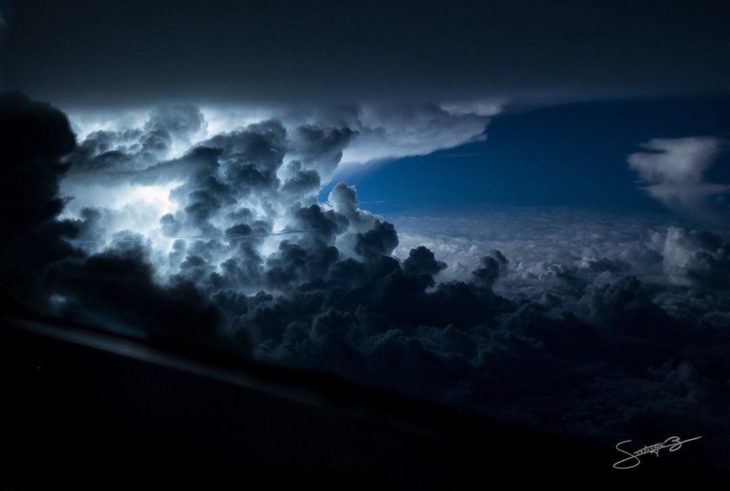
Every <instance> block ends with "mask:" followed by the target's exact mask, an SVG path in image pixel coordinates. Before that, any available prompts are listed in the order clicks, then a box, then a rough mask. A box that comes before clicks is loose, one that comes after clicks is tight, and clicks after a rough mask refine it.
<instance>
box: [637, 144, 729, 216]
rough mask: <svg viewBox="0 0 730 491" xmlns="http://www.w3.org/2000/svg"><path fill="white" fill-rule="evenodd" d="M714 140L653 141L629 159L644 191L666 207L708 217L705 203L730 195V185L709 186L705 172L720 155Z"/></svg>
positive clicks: (712, 184) (718, 146) (722, 147)
mask: <svg viewBox="0 0 730 491" xmlns="http://www.w3.org/2000/svg"><path fill="white" fill-rule="evenodd" d="M724 146H725V142H723V140H721V139H719V138H714V137H706V136H705V137H686V138H655V139H653V140H649V141H648V142H646V143H644V144H642V145H641V147H642V149H643V151H641V152H636V153H633V154H631V155H629V157H628V162H629V166H630V167H631V168H632V169H633V170H635V171H636V172H637V173H638V174H639V178H640V179H641V181H642V182H643V183H644V184H646V191H647V192H648V193H649V194H650V195H651V196H652V197H654V198H656V199H658V200H659V201H661V202H662V203H663V204H664V205H665V206H667V207H669V208H671V209H673V210H676V211H680V212H683V213H689V214H693V215H702V214H705V213H707V211H708V210H707V199H708V198H709V197H711V196H715V195H718V194H722V193H726V192H728V191H730V185H726V184H714V183H708V182H705V180H704V172H705V171H706V170H707V169H709V168H710V167H711V166H712V165H713V164H714V163H715V161H716V160H717V157H718V156H719V155H720V153H721V152H722V151H723V149H724Z"/></svg>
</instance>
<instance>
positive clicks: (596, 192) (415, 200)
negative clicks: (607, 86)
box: [321, 97, 730, 213]
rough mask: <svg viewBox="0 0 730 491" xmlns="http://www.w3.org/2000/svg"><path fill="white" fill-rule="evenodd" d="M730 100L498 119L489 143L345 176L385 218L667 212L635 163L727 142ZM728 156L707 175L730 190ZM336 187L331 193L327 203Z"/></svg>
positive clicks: (571, 109) (566, 108) (592, 106)
mask: <svg viewBox="0 0 730 491" xmlns="http://www.w3.org/2000/svg"><path fill="white" fill-rule="evenodd" d="M729 127H730V98H727V97H701V98H697V97H695V98H682V99H678V98H667V99H652V100H624V101H602V102H590V103H573V104H567V105H561V106H554V107H548V108H540V109H535V110H531V111H521V112H511V113H510V112H509V111H508V112H507V113H505V114H502V115H497V116H495V117H494V118H493V119H492V120H491V122H490V124H489V127H488V128H487V135H488V138H487V139H486V141H482V142H477V143H471V144H466V145H462V146H459V147H456V148H452V149H449V150H444V151H438V152H435V153H433V154H430V155H426V156H420V157H410V158H404V159H399V160H396V161H391V162H388V163H383V164H379V165H375V166H365V167H363V168H360V169H358V170H357V171H355V172H352V173H350V174H348V175H346V176H343V179H345V180H346V181H347V182H348V183H350V184H354V185H356V186H357V189H358V195H359V197H360V199H361V201H362V203H363V205H364V206H366V207H367V208H368V209H371V210H373V211H376V212H380V213H389V212H399V211H414V210H419V209H424V208H428V209H441V210H443V211H457V210H461V209H473V208H479V207H480V206H483V205H493V204H498V205H518V206H541V205H559V206H575V207H588V208H597V209H617V210H624V211H646V212H649V211H653V212H663V211H665V208H664V207H663V205H662V204H661V203H659V202H658V201H656V200H654V199H652V198H651V197H649V196H647V194H646V193H645V192H644V191H643V190H642V189H640V183H639V182H638V178H637V175H636V173H635V172H634V171H632V170H631V169H630V168H629V166H628V164H627V161H626V159H627V156H628V155H629V154H631V153H632V152H635V151H637V148H638V145H640V144H642V143H644V142H646V141H648V140H650V139H652V138H681V137H687V136H705V135H707V136H715V137H720V138H727V136H728V135H727V128H729ZM728 164H730V158H729V156H728V154H727V152H725V153H724V154H723V155H721V157H720V158H719V160H718V161H717V162H716V163H715V164H714V166H713V167H712V168H710V169H709V171H708V172H707V173H706V178H707V180H708V181H712V182H718V183H727V182H730V165H728ZM336 182H337V180H335V181H334V182H333V183H332V184H331V185H330V186H328V187H327V188H325V189H324V190H323V192H322V194H321V197H322V198H323V199H326V195H327V193H328V192H329V190H330V189H331V188H332V186H333V185H334V183H336Z"/></svg>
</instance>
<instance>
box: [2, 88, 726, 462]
mask: <svg viewBox="0 0 730 491" xmlns="http://www.w3.org/2000/svg"><path fill="white" fill-rule="evenodd" d="M442 111H444V110H442V109H438V108H435V109H434V108H431V109H430V110H429V111H427V112H426V113H425V114H428V115H429V116H426V117H425V118H426V123H423V124H426V125H428V124H431V123H429V122H432V121H441V119H440V118H447V120H449V121H450V119H449V118H450V117H448V116H444V115H443V114H442ZM420 114H423V113H420ZM389 117H390V116H389ZM480 117H482V116H480ZM398 118H400V119H402V116H398V117H396V119H398ZM203 119H205V118H204V117H203V118H201V117H200V112H199V111H198V110H197V109H196V108H195V107H177V108H175V109H168V110H159V111H154V112H152V113H151V116H150V118H149V119H148V120H147V122H144V123H142V124H139V125H136V126H135V127H133V128H127V129H122V128H116V129H107V130H103V131H102V132H97V133H93V132H91V133H89V134H87V135H85V137H84V138H83V139H82V140H81V141H78V142H76V141H74V135H73V133H72V132H71V130H70V127H69V124H68V121H67V119H66V117H65V115H64V114H63V113H61V112H60V111H58V110H56V109H54V108H52V107H50V106H48V105H44V104H38V103H34V102H32V101H30V100H28V99H27V98H25V97H23V96H20V95H17V94H16V95H10V96H3V97H0V141H2V142H3V145H2V149H3V151H4V152H6V154H7V155H6V156H7V157H11V158H7V159H4V160H3V163H4V165H3V166H0V178H1V179H0V185H2V189H3V192H2V193H0V200H2V205H3V206H2V207H0V211H1V213H0V219H2V228H3V230H4V231H5V236H4V241H2V243H0V287H2V290H4V291H5V292H7V293H8V294H10V295H11V296H12V297H14V298H15V299H16V300H17V301H19V302H22V303H24V304H25V305H26V306H28V307H31V308H34V309H36V310H39V311H41V312H44V313H47V314H51V315H55V316H60V317H63V318H67V319H72V320H74V321H76V322H82V323H87V324H93V325H95V326H98V327H102V328H106V329H111V330H115V331H121V332H124V333H125V334H128V335H136V336H141V337H144V338H147V339H153V340H155V341H160V340H162V341H169V340H173V341H175V342H177V343H184V344H186V345H187V346H193V347H195V348H197V349H201V348H205V349H212V350H227V351H232V352H234V353H237V354H239V355H241V356H248V357H255V358H257V359H259V360H263V361H267V362H272V363H277V364H283V365H287V366H291V367H298V368H303V369H309V370H322V371H329V372H334V373H336V374H339V375H340V376H343V377H347V378H349V379H352V380H355V381H357V382H359V383H363V384H369V385H376V386H381V387H386V388H390V389H394V390H397V391H400V392H403V393H406V394H408V395H410V396H413V397H418V398H422V399H429V400H435V401H438V402H441V403H447V404H452V405H455V406H458V407H460V408H465V409H468V410H472V411H478V412H481V413H483V414H488V415H491V416H494V417H497V418H500V419H502V420H510V421H519V422H521V423H525V424H530V425H536V426H539V427H541V428H542V429H546V428H548V429H553V430H557V431H563V432H565V431H567V432H572V433H577V434H581V435H589V436H591V437H596V435H598V437H599V438H604V439H608V440H609V441H611V442H613V441H615V439H616V438H621V437H624V436H625V433H624V432H625V431H626V428H632V429H636V428H643V427H644V425H643V423H644V422H646V421H647V420H651V421H652V427H651V428H649V429H647V430H646V432H649V431H660V430H661V431H660V432H664V431H676V429H677V428H679V427H680V425H682V424H685V423H686V419H687V415H688V414H692V415H693V417H694V419H695V420H696V421H697V422H696V425H695V426H693V428H692V429H693V431H694V430H696V431H697V432H698V433H699V434H703V435H727V434H728V430H729V427H728V420H727V417H726V414H727V404H726V401H727V400H728V397H729V396H730V394H729V391H730V388H728V385H727V380H728V378H729V377H730V371H729V370H728V364H727V359H726V358H727V356H726V355H727V352H728V350H729V349H730V342H729V341H728V337H727V335H726V333H727V328H728V326H730V314H729V313H730V294H729V293H728V292H730V284H728V282H727V277H728V271H730V255H729V254H728V251H729V250H730V245H729V244H728V243H727V241H726V240H724V239H723V238H721V237H719V236H717V235H714V234H711V233H701V232H691V231H686V230H684V229H679V228H664V229H659V230H656V231H654V232H653V233H652V234H651V236H650V237H648V238H647V237H633V238H632V239H630V240H629V239H628V238H627V239H624V238H623V236H622V234H617V229H616V225H615V222H614V221H613V220H605V221H604V222H602V225H601V227H600V228H598V229H596V228H595V227H596V226H597V225H600V224H599V222H598V220H596V219H595V217H592V218H591V219H589V220H584V222H585V223H590V224H592V225H591V226H592V227H594V228H591V229H588V228H587V225H583V224H576V222H575V220H572V219H571V217H568V218H567V220H568V221H569V222H570V224H571V226H572V227H573V228H563V229H561V230H559V231H558V232H555V231H553V232H552V233H547V232H546V233H543V235H539V236H537V237H533V238H532V239H531V242H530V241H527V242H526V241H525V235H526V234H525V230H530V234H529V235H532V236H534V235H536V232H538V231H540V230H543V229H544V227H543V226H536V225H538V224H536V223H534V222H533V223H530V222H527V221H524V220H519V219H518V220H515V217H514V216H509V217H506V218H505V220H506V221H508V222H509V223H510V224H511V225H512V226H513V227H514V231H515V234H516V238H517V242H514V241H513V242H503V243H502V244H499V247H500V249H502V251H499V250H493V246H494V245H496V244H487V242H490V241H492V242H494V240H493V239H490V238H489V237H490V236H489V235H488V233H489V231H488V229H489V227H494V226H495V223H496V222H495V221H494V220H492V221H490V223H489V226H485V225H484V224H482V225H478V224H473V223H463V224H461V225H463V227H462V228H464V229H467V230H469V231H470V234H472V235H473V238H474V240H472V243H468V241H467V242H466V243H464V246H465V247H466V248H467V249H468V251H469V254H470V255H469V256H468V257H470V258H471V257H472V256H473V259H474V260H473V262H471V263H470V264H469V265H467V266H466V267H465V268H462V270H460V271H459V274H450V269H452V268H455V267H456V265H455V262H456V261H459V260H460V258H464V257H467V256H466V255H464V254H463V253H461V252H460V251H458V250H455V249H454V248H453V247H452V246H453V245H454V243H455V242H454V240H453V239H454V238H456V237H457V236H458V235H464V234H463V233H457V232H458V231H456V230H452V229H448V230H445V231H442V232H443V233H442V235H443V236H446V238H444V239H443V240H442V241H441V242H442V244H441V245H439V244H438V243H437V242H438V241H435V240H432V238H431V240H429V238H428V237H424V238H423V240H421V239H420V238H415V239H414V237H413V234H410V237H406V236H405V234H404V237H399V234H398V231H397V230H396V227H395V226H394V225H393V224H392V223H390V222H389V221H387V220H386V219H385V218H383V217H379V216H376V215H374V214H372V213H369V212H368V211H366V210H363V209H361V208H360V206H359V205H358V201H357V192H356V189H355V188H354V187H352V186H348V185H347V184H345V183H340V184H338V185H336V186H335V187H334V188H333V190H332V191H331V193H330V194H329V196H328V198H327V200H326V202H324V203H322V202H320V201H319V200H318V194H319V190H320V186H321V182H323V180H324V179H327V178H328V177H327V176H328V175H329V174H330V173H331V172H332V171H333V166H336V165H338V164H337V160H338V159H340V158H342V154H344V152H345V150H346V149H347V148H349V147H348V146H349V145H350V143H351V141H353V140H352V139H353V138H355V132H356V131H358V130H359V129H358V128H351V127H350V126H347V125H338V124H336V122H335V120H334V119H328V120H327V122H326V123H316V122H314V121H305V122H301V123H298V124H296V125H295V124H291V123H286V122H284V121H281V120H278V119H268V120H264V121H257V122H247V123H246V124H243V125H240V126H237V127H234V128H231V129H230V130H229V131H223V132H220V133H216V134H212V135H208V134H206V135H205V137H203V138H201V139H199V140H197V141H194V140H195V138H193V137H191V135H194V134H195V133H197V132H198V131H199V130H200V129H201V128H202V127H203V126H204V122H203ZM150 120H151V122H150ZM379 120H380V121H382V120H383V119H382V118H380V119H379ZM418 124H421V123H418ZM418 124H417V125H416V126H418ZM437 124H441V123H437ZM381 125H384V126H387V124H384V123H381ZM475 128H476V126H475ZM462 136H463V135H462ZM186 140H190V143H189V144H188V146H187V147H186V148H185V150H184V151H182V153H181V154H179V155H178V154H177V152H176V151H175V150H173V148H174V146H175V142H184V141H186ZM408 151H409V152H410V151H414V150H413V149H410V150H408ZM692 155H694V154H692ZM4 157H5V156H4ZM694 165H695V167H693V169H695V170H693V171H692V172H689V171H687V172H684V171H681V172H674V173H670V174H667V173H666V172H664V168H663V167H662V166H660V165H658V164H657V165H652V164H646V165H644V166H643V167H642V168H643V169H644V170H645V171H646V172H647V174H646V175H647V176H648V177H647V178H648V179H660V180H661V182H675V181H677V182H680V183H683V182H686V181H687V180H688V179H689V180H690V181H691V180H692V179H696V177H691V176H697V175H698V174H697V171H696V169H697V166H699V167H702V166H701V165H699V164H696V163H695V164H694ZM655 167H659V168H660V169H661V171H659V173H658V174H657V171H655ZM657 175H658V176H659V177H655V176H657ZM699 175H701V172H700V174H699ZM688 176H689V177H688ZM85 188H86V189H88V190H89V191H88V194H87V195H85V196H84V195H79V196H75V193H78V192H79V191H80V190H83V189H85ZM29 196H31V197H32V198H33V199H32V200H31V199H28V197H29ZM62 196H63V197H62ZM82 202H83V203H82ZM531 215H533V214H532V213H531ZM533 218H534V217H533ZM544 220H545V221H546V222H549V223H553V222H554V220H551V219H550V217H545V218H544ZM426 221H427V222H429V223H431V224H433V223H434V222H435V221H434V220H429V219H427V220H426ZM447 222H448V223H449V225H450V226H452V227H454V226H459V225H460V224H459V222H458V221H457V220H454V219H453V217H449V218H448V219H447ZM629 228H630V229H631V230H637V229H642V228H641V227H636V226H631V227H629ZM417 230H418V231H422V232H425V231H426V228H425V227H423V226H418V227H417ZM482 230H483V231H486V232H484V233H487V235H486V236H480V235H475V234H477V233H478V232H479V231H482ZM642 230H643V229H642ZM579 232H582V233H579ZM556 236H559V237H563V239H562V240H563V241H564V242H562V243H561V242H559V241H557V240H556V239H555V237H556ZM596 236H598V237H600V238H601V240H600V241H597V240H596V239H595V237H596ZM586 237H588V240H589V242H585V243H584V244H581V241H582V240H583V241H584V240H587V239H586ZM604 237H606V238H610V240H611V241H608V240H607V239H606V240H604V239H603V238H604ZM617 237H618V238H617ZM404 238H405V239H406V240H402V239H404ZM591 241H592V242H591ZM595 242H601V244H600V246H601V247H594V246H595ZM564 244H568V245H571V246H572V247H573V249H570V250H567V251H566V250H563V249H564V248H565V247H566V246H565V245H564ZM591 244H593V245H594V246H591ZM399 245H400V246H401V248H400V249H399V248H398V247H399ZM457 245H458V243H457ZM581 245H585V246H586V247H578V246H581ZM403 246H406V247H405V248H403ZM588 246H591V247H588ZM576 247H578V249H576ZM554 249H558V250H554ZM434 250H435V251H436V253H434ZM396 251H397V254H394V253H395V252H396ZM448 251H451V255H447V254H446V253H447V252H448ZM576 251H577V252H576ZM530 257H533V258H537V259H535V260H531V259H530ZM444 259H446V261H444ZM120 298H123V301H120ZM4 300H5V298H3V297H2V296H0V301H4ZM651 436H652V435H650V434H643V435H642V434H637V433H632V435H630V437H634V438H637V439H638V438H644V437H646V438H647V439H648V438H649V437H651ZM721 438H724V437H721ZM723 443H726V442H724V441H718V440H715V441H713V440H711V438H710V437H708V439H707V443H706V445H709V446H710V447H712V446H713V445H714V446H715V447H713V448H718V449H720V450H719V451H718V452H717V453H713V455H717V456H718V457H717V458H718V462H719V465H727V462H728V460H727V454H726V453H722V451H726V449H727V446H726V445H724V446H723V445H722V444H723Z"/></svg>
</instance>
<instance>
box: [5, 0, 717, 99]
mask: <svg viewBox="0 0 730 491" xmlns="http://www.w3.org/2000/svg"><path fill="white" fill-rule="evenodd" d="M3 13H4V17H5V18H6V21H7V25H8V29H7V32H6V35H5V41H4V46H3V49H2V67H3V79H4V84H5V86H6V87H11V88H17V89H21V90H24V91H27V92H30V93H32V94H34V95H35V96H36V97H42V98H44V99H48V100H52V101H54V102H56V103H60V104H63V105H65V106H77V105H102V106H110V105H129V104H140V103H147V102H150V101H160V100H170V99H174V100H186V101H189V100H193V101H196V102H207V101H221V102H225V101H237V102H238V101H243V102H254V103H258V102H261V101H268V102H277V101H280V102H292V101H299V102H311V101H313V100H319V101H343V102H353V101H354V102H358V101H362V100H365V99H386V100H394V99H415V100H439V101H444V100H445V99H450V98H457V99H460V98H467V99H468V98H473V97H481V96H485V95H486V96H491V95H505V96H513V95H517V96H519V95H527V96H528V97H530V98H533V99H543V98H551V97H557V98H563V99H565V98H571V99H574V98H581V97H586V96H589V95H603V96H609V97H610V96H616V95H625V94H637V93H638V94H642V93H652V94H660V93H666V92H681V93H687V92H702V93H704V92H725V91H727V87H729V86H730V62H729V61H728V57H727V52H728V49H729V48H730V46H729V41H730V37H729V35H728V30H727V25H728V19H729V15H730V14H728V9H727V5H726V3H725V2H724V1H722V0H700V1H695V2H690V3H688V2H673V1H669V2H661V3H657V2H655V1H649V0H632V1H614V2H601V3H599V4H596V3H595V2H583V1H567V2H558V3H554V2H537V1H525V0H518V1H514V0H510V1H506V0H505V1H464V2H458V3H457V4H456V5H453V4H447V3H444V2H435V1H434V2H431V1H428V2H390V1H380V0H370V1H360V2H341V1H322V2H314V3H312V2H296V1H289V0H274V1H271V0H267V1H263V0H261V1H258V0H257V1H249V2H236V1H233V0H227V1H225V0H224V1H211V2H204V3H201V2H193V1H176V2H149V1H142V0H131V1H126V2H116V1H112V2H97V1H92V0H69V1H58V2H47V1H41V0H22V1H20V0H18V1H8V2H4V11H3ZM454 102H458V100H457V101H454Z"/></svg>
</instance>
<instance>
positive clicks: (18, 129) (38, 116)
mask: <svg viewBox="0 0 730 491" xmlns="http://www.w3.org/2000/svg"><path fill="white" fill-rule="evenodd" d="M75 145H76V141H75V137H74V134H73V133H72V132H71V128H70V126H69V122H68V119H67V118H66V115H65V114H63V113H62V112H61V111H59V110H57V109H55V108H53V107H51V106H50V105H47V104H42V103H38V102H34V101H31V100H29V99H28V98H27V97H25V96H24V95H21V94H16V93H9V94H0V149H1V151H2V157H1V159H2V164H0V199H2V206H1V207H0V230H2V237H3V239H2V241H1V242H0V265H1V267H0V280H1V282H2V287H3V291H4V292H3V293H5V294H10V295H12V296H13V297H15V298H16V299H17V300H21V301H23V300H24V301H28V299H29V298H33V299H34V300H36V298H35V288H36V286H37V283H38V282H40V281H41V277H42V273H43V271H44V269H45V266H46V265H47V264H48V263H49V262H50V261H53V260H54V259H57V258H59V257H64V256H66V255H67V254H70V253H71V252H72V251H71V248H70V247H69V246H68V244H66V243H65V242H63V241H62V240H61V239H60V237H61V235H64V234H67V235H74V234H75V232H76V230H75V227H74V225H73V224H72V223H69V222H58V221H56V220H55V219H56V218H57V216H58V215H59V213H60V212H61V210H62V209H63V204H64V203H63V199H61V197H60V196H59V182H60V179H61V177H62V176H63V174H64V173H65V172H66V171H67V170H68V164H66V163H63V161H62V159H63V158H64V157H65V156H66V155H67V154H69V153H70V152H71V151H72V150H73V149H74V147H75Z"/></svg>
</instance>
